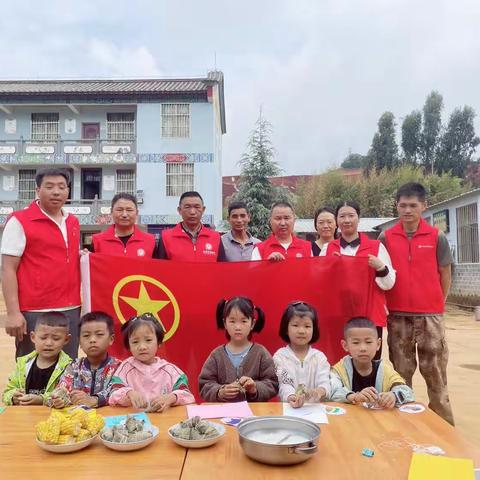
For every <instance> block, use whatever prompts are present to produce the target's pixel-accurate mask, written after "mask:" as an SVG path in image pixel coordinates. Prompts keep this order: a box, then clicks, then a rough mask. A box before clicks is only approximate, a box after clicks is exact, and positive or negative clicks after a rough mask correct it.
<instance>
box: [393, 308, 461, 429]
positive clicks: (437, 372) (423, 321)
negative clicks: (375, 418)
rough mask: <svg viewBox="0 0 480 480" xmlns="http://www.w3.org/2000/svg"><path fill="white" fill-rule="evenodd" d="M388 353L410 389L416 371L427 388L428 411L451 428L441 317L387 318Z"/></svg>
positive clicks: (451, 417) (446, 359) (445, 347)
mask: <svg viewBox="0 0 480 480" xmlns="http://www.w3.org/2000/svg"><path fill="white" fill-rule="evenodd" d="M387 327H388V353H389V356H390V361H391V362H392V363H393V366H394V367H395V370H396V371H397V372H398V373H399V374H400V375H401V376H402V377H403V378H404V379H405V381H406V382H407V384H408V385H409V386H410V387H411V386H412V377H413V374H414V373H415V370H416V369H417V352H418V364H419V368H420V373H421V374H422V377H423V378H424V379H425V383H426V384H427V391H428V398H429V404H428V406H429V408H431V409H432V410H433V411H434V412H435V413H437V414H438V415H440V416H441V417H442V418H443V419H445V420H446V421H447V422H448V423H450V424H451V425H454V420H453V413H452V407H451V406H450V399H449V398H448V390H447V362H448V346H447V342H446V340H445V325H444V322H443V316H442V315H425V316H421V317H409V316H404V315H390V316H389V317H388V324H387Z"/></svg>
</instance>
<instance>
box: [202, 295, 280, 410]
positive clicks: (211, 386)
mask: <svg viewBox="0 0 480 480" xmlns="http://www.w3.org/2000/svg"><path fill="white" fill-rule="evenodd" d="M216 322H217V327H218V328H220V329H224V330H225V335H226V337H227V340H228V343H226V344H225V345H220V346H219V347H217V348H215V349H214V350H213V351H212V353H210V355H209V357H208V358H207V360H206V362H205V364H204V365H203V368H202V371H201V372H200V376H199V378H198V387H199V390H200V396H201V397H202V398H203V399H204V400H205V401H206V402H219V401H220V402H238V401H242V400H248V401H251V402H266V401H268V400H270V399H271V398H272V397H274V396H275V395H276V394H277V393H278V379H277V376H276V374H275V366H274V363H273V359H272V356H271V355H270V353H269V352H268V351H267V350H266V348H265V347H263V346H262V345H260V344H258V343H253V342H252V341H251V339H252V336H253V333H259V332H261V331H262V329H263V326H264V325H265V314H264V312H263V310H262V309H261V308H260V307H256V306H254V304H253V302H252V301H251V300H250V299H249V298H246V297H233V298H231V299H230V300H228V301H227V300H224V299H222V300H220V302H219V303H218V305H217V311H216Z"/></svg>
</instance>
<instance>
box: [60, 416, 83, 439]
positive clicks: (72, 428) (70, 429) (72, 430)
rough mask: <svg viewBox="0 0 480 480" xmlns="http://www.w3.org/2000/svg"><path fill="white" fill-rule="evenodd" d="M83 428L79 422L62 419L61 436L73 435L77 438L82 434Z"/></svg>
mask: <svg viewBox="0 0 480 480" xmlns="http://www.w3.org/2000/svg"><path fill="white" fill-rule="evenodd" d="M81 428H82V426H81V424H80V422H79V421H78V420H73V419H72V418H71V417H70V418H68V417H66V418H63V419H62V423H61V424H60V434H61V435H73V436H74V437H76V436H77V435H78V434H79V433H80V429H81Z"/></svg>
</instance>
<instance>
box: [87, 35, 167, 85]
mask: <svg viewBox="0 0 480 480" xmlns="http://www.w3.org/2000/svg"><path fill="white" fill-rule="evenodd" d="M87 57H88V58H90V59H91V61H92V62H93V64H94V68H93V70H95V71H97V72H102V74H103V75H104V76H105V75H110V76H114V77H148V76H152V77H156V76H161V75H162V72H161V71H160V70H159V68H158V67H157V64H156V61H155V58H154V57H153V55H152V53H151V52H150V51H149V50H148V48H147V47H145V46H143V45H141V46H138V47H129V46H124V47H120V46H118V45H114V44H113V43H111V42H107V41H104V40H100V39H97V38H94V39H92V40H91V41H90V42H89V44H88V47H87Z"/></svg>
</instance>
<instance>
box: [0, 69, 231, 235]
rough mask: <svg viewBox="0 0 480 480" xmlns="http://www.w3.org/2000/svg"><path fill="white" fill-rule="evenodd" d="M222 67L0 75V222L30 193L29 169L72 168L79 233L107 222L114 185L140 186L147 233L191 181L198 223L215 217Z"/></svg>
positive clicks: (172, 218) (168, 216)
mask: <svg viewBox="0 0 480 480" xmlns="http://www.w3.org/2000/svg"><path fill="white" fill-rule="evenodd" d="M225 132H226V122H225V103H224V91H223V74H222V73H221V72H219V71H215V72H210V73H208V75H207V76H206V77H204V78H190V79H151V80H74V81H61V80H53V81H0V227H1V228H2V230H3V226H4V225H5V222H6V219H7V218H8V215H9V214H10V213H11V212H12V211H14V210H17V209H21V208H23V207H25V206H26V205H28V203H29V202H31V201H32V199H33V198H35V174H36V172H37V170H38V169H41V168H44V167H47V166H56V167H61V168H65V169H67V170H68V171H69V172H70V175H71V179H72V180H71V185H70V197H69V201H68V204H67V206H66V208H67V210H68V211H69V212H71V213H74V214H76V215H77V216H78V218H79V221H80V224H81V230H82V242H83V244H84V245H88V244H89V242H90V238H91V235H92V233H95V232H97V231H99V230H100V229H102V226H104V225H105V224H108V223H110V221H111V217H110V201H111V199H112V198H113V196H114V195H115V194H116V193H118V192H128V193H132V194H135V195H137V198H138V200H139V210H140V218H139V223H140V224H141V225H142V226H144V227H145V228H146V229H148V231H150V232H154V233H155V232H158V231H159V230H161V229H163V228H166V227H169V226H172V225H174V224H175V223H177V221H178V220H179V217H178V215H177V206H178V198H179V196H180V195H181V194H182V193H183V192H185V191H188V190H198V191H199V192H200V193H201V194H202V196H203V197H204V200H205V205H206V212H205V217H204V223H206V224H209V225H212V226H215V225H216V224H218V223H219V222H220V221H221V219H222V173H221V161H222V135H223V134H224V133H225Z"/></svg>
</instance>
